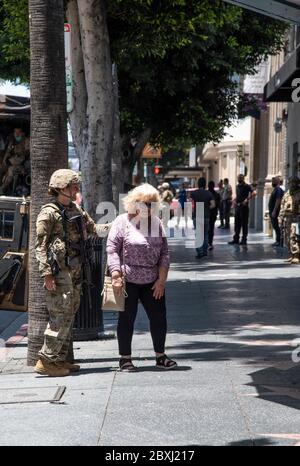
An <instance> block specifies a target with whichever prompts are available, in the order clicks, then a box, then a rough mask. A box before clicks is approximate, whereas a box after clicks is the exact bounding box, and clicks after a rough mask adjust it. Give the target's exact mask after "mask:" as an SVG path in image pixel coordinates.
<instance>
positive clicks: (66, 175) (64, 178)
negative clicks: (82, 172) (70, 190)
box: [49, 168, 80, 192]
mask: <svg viewBox="0 0 300 466" xmlns="http://www.w3.org/2000/svg"><path fill="white" fill-rule="evenodd" d="M79 183H80V176H79V174H78V173H76V172H74V171H73V170H69V169H67V168H62V169H60V170H56V171H55V172H54V173H52V175H51V178H50V182H49V192H51V191H52V190H53V191H56V190H59V189H64V188H67V186H70V185H71V184H79Z"/></svg>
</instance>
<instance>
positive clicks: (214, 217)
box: [208, 181, 221, 251]
mask: <svg viewBox="0 0 300 466" xmlns="http://www.w3.org/2000/svg"><path fill="white" fill-rule="evenodd" d="M208 191H209V192H210V193H211V194H212V195H213V198H214V201H215V207H214V208H213V209H210V217H209V229H208V250H209V251H211V250H212V249H213V248H214V247H213V241H214V233H215V223H216V220H217V215H218V210H219V208H220V203H221V196H220V194H219V193H217V191H215V183H214V181H210V182H209V183H208Z"/></svg>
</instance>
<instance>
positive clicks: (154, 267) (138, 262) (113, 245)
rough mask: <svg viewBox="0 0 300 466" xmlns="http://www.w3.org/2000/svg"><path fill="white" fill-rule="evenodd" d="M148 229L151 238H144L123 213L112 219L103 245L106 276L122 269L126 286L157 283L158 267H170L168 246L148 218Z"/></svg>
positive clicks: (159, 228)
mask: <svg viewBox="0 0 300 466" xmlns="http://www.w3.org/2000/svg"><path fill="white" fill-rule="evenodd" d="M151 229H152V234H151V235H149V236H146V235H145V234H144V233H143V231H142V229H141V228H140V227H139V224H136V223H135V222H134V221H130V220H129V217H128V214H127V213H126V214H122V215H119V216H118V217H117V218H116V220H115V221H114V222H113V224H112V227H111V230H110V232H109V235H108V238H107V245H106V251H107V263H108V268H109V272H110V273H112V272H113V271H115V270H121V268H122V273H123V274H124V275H125V279H126V281H127V282H130V283H136V284H147V283H152V282H154V281H155V280H157V278H158V268H159V267H160V266H163V267H166V268H169V267H170V257H169V250H168V243H167V239H166V237H165V235H164V232H163V228H162V225H161V222H160V220H159V218H158V217H155V216H153V217H151ZM121 264H122V265H121Z"/></svg>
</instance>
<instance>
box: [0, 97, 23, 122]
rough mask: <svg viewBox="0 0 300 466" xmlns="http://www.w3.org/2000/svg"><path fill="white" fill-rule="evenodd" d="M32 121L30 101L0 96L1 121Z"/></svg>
mask: <svg viewBox="0 0 300 466" xmlns="http://www.w3.org/2000/svg"><path fill="white" fill-rule="evenodd" d="M15 119H17V120H28V121H29V120H30V99H29V98H28V97H19V96H12V95H4V94H0V120H15Z"/></svg>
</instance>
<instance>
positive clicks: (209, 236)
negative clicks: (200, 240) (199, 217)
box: [208, 214, 217, 244]
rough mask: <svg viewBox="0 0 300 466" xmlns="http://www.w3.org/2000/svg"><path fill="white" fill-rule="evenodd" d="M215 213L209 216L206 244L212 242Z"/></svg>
mask: <svg viewBox="0 0 300 466" xmlns="http://www.w3.org/2000/svg"><path fill="white" fill-rule="evenodd" d="M216 220H217V214H214V215H211V216H210V217H209V229H208V244H213V240H214V233H215V223H216Z"/></svg>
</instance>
